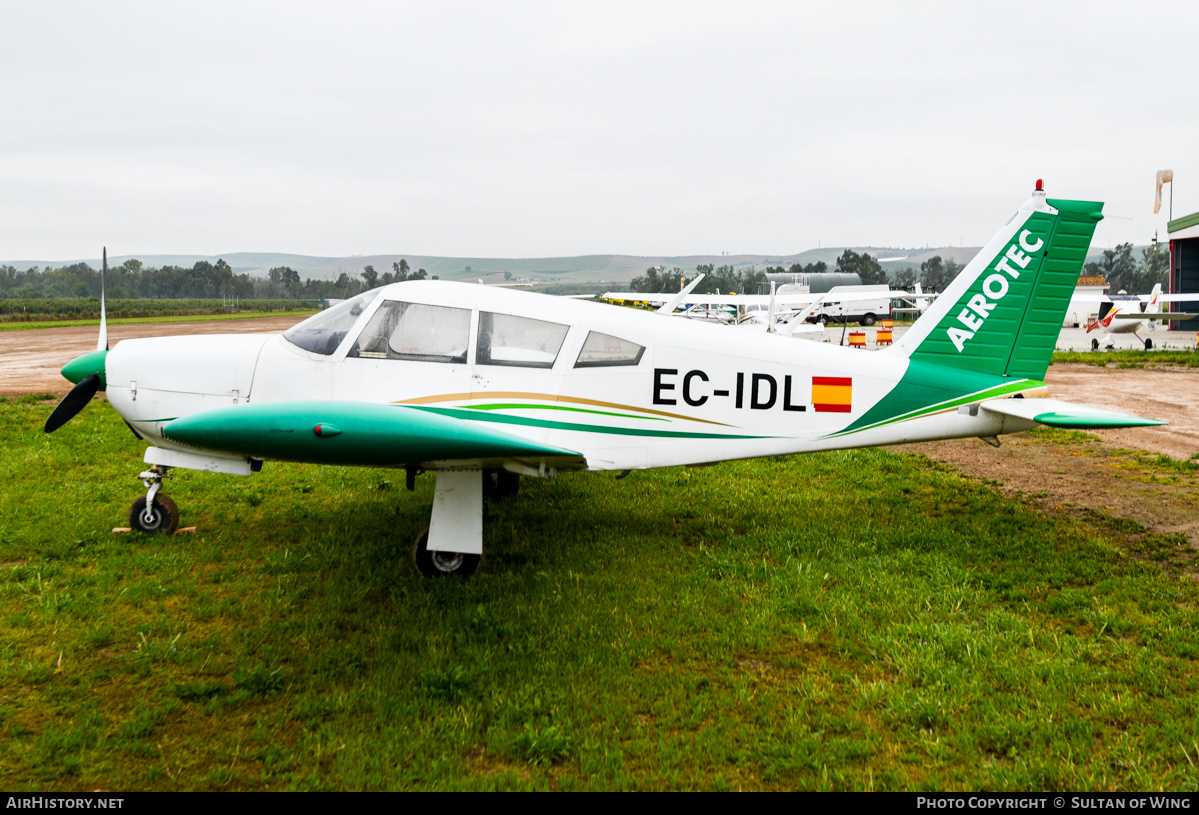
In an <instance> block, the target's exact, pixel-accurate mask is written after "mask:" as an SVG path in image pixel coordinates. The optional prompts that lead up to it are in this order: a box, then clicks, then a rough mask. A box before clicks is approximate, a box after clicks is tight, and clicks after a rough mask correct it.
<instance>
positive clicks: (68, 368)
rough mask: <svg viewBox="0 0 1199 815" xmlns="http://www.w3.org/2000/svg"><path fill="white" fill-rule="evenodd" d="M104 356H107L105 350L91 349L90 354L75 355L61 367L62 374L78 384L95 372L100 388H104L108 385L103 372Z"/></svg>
mask: <svg viewBox="0 0 1199 815" xmlns="http://www.w3.org/2000/svg"><path fill="white" fill-rule="evenodd" d="M106 356H108V352H107V351H92V352H91V353H90V354H84V355H83V356H80V357H75V358H74V359H73V360H71V361H70V362H68V363H67V364H66V365H64V366H63V367H62V375H63V376H65V377H66V378H67V379H69V380H70V381H71V382H74V383H75V384H76V385H78V384H79V383H80V382H82V381H83V380H84V379H86V378H87V377H88V376H90V375H92V374H95V375H96V376H98V377H100V390H105V389H107V387H108V379H107V378H106V377H105V372H104V358H105V357H106Z"/></svg>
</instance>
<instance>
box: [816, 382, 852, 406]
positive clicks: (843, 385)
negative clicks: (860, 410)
mask: <svg viewBox="0 0 1199 815" xmlns="http://www.w3.org/2000/svg"><path fill="white" fill-rule="evenodd" d="M852 404H853V378H852V377H848V376H814V377H812V407H813V408H815V410H816V412H817V413H850V412H851V411H852Z"/></svg>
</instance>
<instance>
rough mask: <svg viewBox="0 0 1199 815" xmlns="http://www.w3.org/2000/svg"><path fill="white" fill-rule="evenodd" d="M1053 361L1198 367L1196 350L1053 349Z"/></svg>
mask: <svg viewBox="0 0 1199 815" xmlns="http://www.w3.org/2000/svg"><path fill="white" fill-rule="evenodd" d="M1053 361H1054V362H1077V363H1081V364H1083V365H1094V366H1097V367H1099V368H1106V367H1107V366H1108V365H1111V366H1113V367H1116V368H1152V367H1154V366H1163V365H1169V366H1177V367H1180V368H1199V352H1197V351H1193V350H1192V351H1104V352H1096V351H1054V352H1053Z"/></svg>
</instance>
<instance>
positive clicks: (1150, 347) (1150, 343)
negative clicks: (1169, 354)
mask: <svg viewBox="0 0 1199 815" xmlns="http://www.w3.org/2000/svg"><path fill="white" fill-rule="evenodd" d="M1145 350H1146V351H1152V350H1153V340H1152V339H1148V340H1145Z"/></svg>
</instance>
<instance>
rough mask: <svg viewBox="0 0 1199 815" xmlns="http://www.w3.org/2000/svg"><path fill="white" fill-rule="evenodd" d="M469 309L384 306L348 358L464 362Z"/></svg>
mask: <svg viewBox="0 0 1199 815" xmlns="http://www.w3.org/2000/svg"><path fill="white" fill-rule="evenodd" d="M469 342H470V309H465V308H449V307H447V306H427V305H424V304H422V303H401V302H396V301H394V300H392V301H388V302H385V303H383V304H382V305H381V306H379V310H378V311H376V312H375V314H374V316H373V317H371V320H370V322H369V323H367V324H366V328H364V329H363V331H362V334H361V336H359V337H358V341H357V342H355V343H354V347H353V348H351V349H350V353H349V355H350V356H351V357H359V358H363V359H406V360H411V361H415V362H466V346H467V343H469Z"/></svg>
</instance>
